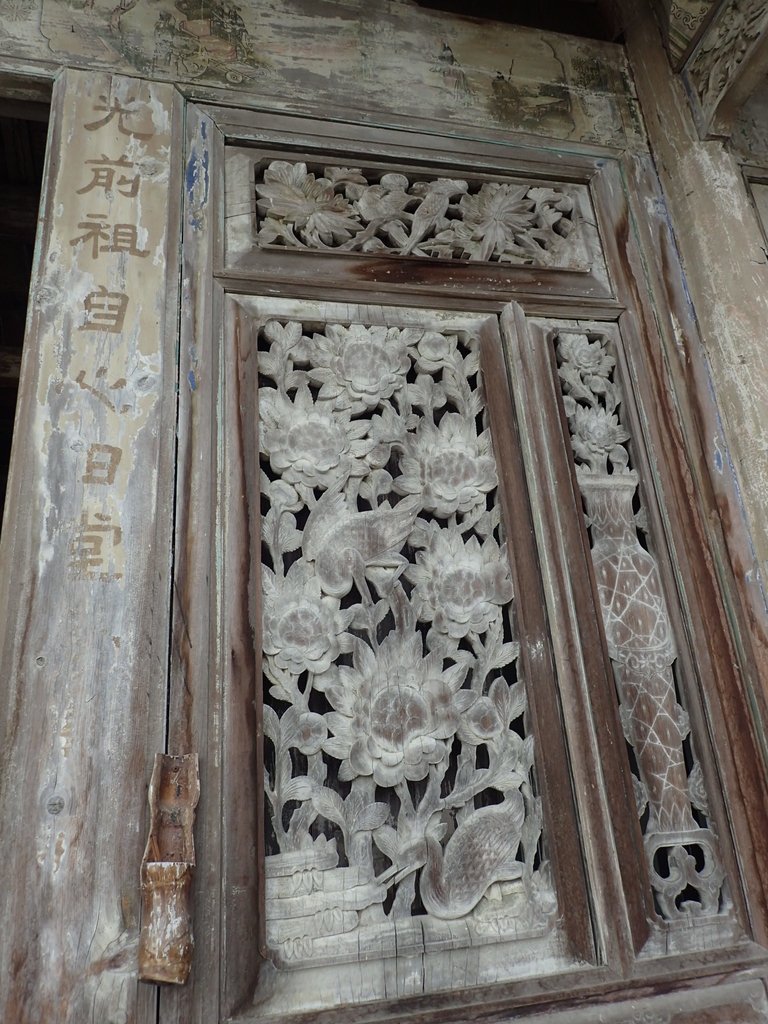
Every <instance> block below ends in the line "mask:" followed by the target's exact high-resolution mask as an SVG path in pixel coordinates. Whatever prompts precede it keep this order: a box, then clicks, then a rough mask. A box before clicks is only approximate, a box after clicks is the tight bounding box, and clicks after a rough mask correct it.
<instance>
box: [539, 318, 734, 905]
mask: <svg viewBox="0 0 768 1024" xmlns="http://www.w3.org/2000/svg"><path fill="white" fill-rule="evenodd" d="M556 345H557V359H558V374H559V377H560V382H561V386H562V391H563V401H564V403H565V409H566V413H567V416H568V425H569V428H570V435H571V445H572V448H573V453H574V458H575V461H576V477H577V480H578V484H579V488H580V489H581V493H582V496H583V498H584V503H585V507H586V513H587V522H588V526H589V531H590V537H591V548H592V562H593V565H594V571H595V579H596V583H597V591H598V596H599V600H600V606H601V609H602V615H603V622H604V626H605V634H606V639H607V642H608V653H609V655H610V658H611V661H612V662H613V669H614V676H615V680H616V687H617V690H618V695H619V701H620V714H621V721H622V725H623V728H624V735H625V737H626V740H627V743H628V744H629V747H630V749H631V751H632V754H633V758H634V762H635V763H636V766H637V776H636V779H635V786H636V794H637V799H638V813H639V814H640V815H641V816H643V821H644V833H645V842H646V850H647V853H648V858H649V865H650V871H651V882H652V885H653V888H654V894H655V897H656V901H657V905H658V908H659V911H660V913H661V914H662V916H663V917H665V918H666V919H668V920H676V919H680V918H685V917H687V916H690V915H692V914H693V915H697V914H713V913H717V912H719V910H720V908H721V899H722V887H723V880H724V873H723V870H722V867H721V865H720V861H719V855H718V852H717V846H716V842H715V838H714V836H713V834H712V832H711V831H710V830H709V828H707V827H705V825H703V824H702V823H701V822H706V814H707V802H706V794H705V792H704V786H703V779H702V773H701V767H700V765H699V764H698V762H696V761H695V759H694V757H693V752H692V747H691V745H690V737H689V733H690V727H689V722H688V714H687V713H686V711H685V710H684V708H683V707H682V705H681V704H680V701H679V698H678V693H677V686H676V680H675V665H676V661H677V647H676V644H675V639H674V636H673V634H672V627H671V622H670V618H669V613H668V609H667V603H666V598H665V596H664V591H663V588H662V584H661V577H660V574H659V569H658V565H657V562H656V559H655V557H654V555H653V554H652V552H651V551H649V550H648V549H647V546H646V545H645V544H643V543H642V542H641V537H642V536H644V528H643V526H642V525H641V524H642V519H643V517H642V516H640V515H636V513H635V507H634V503H635V500H636V496H637V490H638V484H639V479H638V475H637V473H636V472H635V470H633V469H632V468H631V467H630V460H629V452H628V450H627V447H626V445H627V442H628V441H629V440H630V436H629V433H628V432H627V430H626V429H625V427H624V425H623V423H622V422H621V418H620V415H619V409H620V406H621V398H622V396H621V389H620V386H619V384H618V383H617V381H616V379H615V360H614V357H613V355H612V353H611V350H610V343H609V341H608V340H607V339H606V338H604V337H600V336H590V335H588V334H585V333H576V332H573V333H571V332H561V333H560V334H559V336H558V338H557V343H556ZM686 751H687V752H688V757H686ZM689 763H690V764H691V765H692V767H691V769H690V771H689V769H688V764H689ZM694 812H696V814H695V813H694ZM696 815H698V818H699V820H698V821H697V820H696Z"/></svg>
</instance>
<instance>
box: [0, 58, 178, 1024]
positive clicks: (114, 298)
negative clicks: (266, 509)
mask: <svg viewBox="0 0 768 1024" xmlns="http://www.w3.org/2000/svg"><path fill="white" fill-rule="evenodd" d="M180 110H181V107H180V104H179V101H178V97H177V95H176V94H175V91H174V89H173V87H172V86H169V85H154V84H150V83H147V82H141V81H137V80H133V79H128V78H120V77H113V76H109V75H106V74H93V73H80V72H71V71H67V72H66V73H65V74H64V75H63V76H62V77H61V78H60V79H59V80H58V82H57V85H56V90H55V93H54V105H53V110H52V119H53V121H52V123H53V126H54V127H53V131H52V134H51V142H50V154H49V170H48V177H47V182H46V187H45V195H44V214H45V222H44V227H43V229H42V231H41V235H40V243H39V252H38V262H37V267H36V271H35V276H34V278H33V287H32V294H31V308H30V320H29V326H28V335H27V352H26V356H25V363H24V368H23V373H22V383H21V390H20V406H19V412H18V415H17V429H16V435H15V442H14V444H15V447H14V455H13V465H12V470H11V480H10V481H9V499H8V515H7V517H6V523H5V530H4V533H3V544H2V549H1V550H0V569H2V574H1V575H2V580H1V581H0V613H1V616H2V618H1V621H0V629H2V630H3V631H4V634H3V637H2V646H1V647H0V650H1V651H2V666H1V670H2V678H3V680H4V684H5V685H6V686H7V687H8V690H9V692H8V695H7V696H6V697H5V698H4V700H3V702H2V705H3V706H2V709H0V716H2V728H3V748H2V749H3V755H2V756H3V757H4V759H5V763H4V765H3V767H2V771H0V776H2V783H1V785H2V789H0V813H2V818H3V822H4V826H3V829H2V830H0V856H2V859H3V863H4V866H5V870H6V872H7V876H6V877H8V878H13V879H14V884H13V886H12V887H8V888H7V890H6V895H5V898H4V900H3V901H0V903H2V908H1V909H0V916H1V917H2V920H1V921H0V927H1V928H2V934H3V936H4V942H5V947H6V949H7V953H6V952H5V951H4V952H3V957H4V958H5V957H6V956H8V962H7V963H6V962H5V959H4V960H3V963H1V964H0V978H2V979H3V980H2V981H0V1007H2V1009H3V1010H4V1011H5V1013H2V1012H0V1017H2V1019H9V1020H10V1019H13V1020H18V1021H33V1020H34V1021H43V1020H48V1019H51V1020H53V1019H55V1020H56V1021H57V1022H59V1021H61V1022H67V1024H68V1022H73V1024H74V1022H80V1021H83V1020H86V1019H89V1020H91V1019H92V1020H110V1021H114V1022H118V1021H119V1022H127V1021H131V1022H133V1021H134V1020H135V1021H143V1020H145V1019H146V1020H149V1019H150V1017H149V1016H148V1015H149V1014H151V1012H153V1011H151V1007H150V1002H151V998H150V994H147V993H142V992H141V990H138V989H137V986H136V985H134V984H132V983H131V979H132V978H135V971H136V943H137V939H138V924H139V922H138V909H139V898H138V884H137V880H138V870H139V864H140V861H141V854H142V849H143V843H144V828H145V821H146V810H145V805H146V782H147V780H148V778H149V771H150V770H151V764H152V756H153V754H154V752H155V751H156V750H161V749H163V743H164V736H163V732H164V715H165V672H166V653H165V652H166V651H167V636H168V612H167V608H168V579H169V567H170V537H171V527H172V523H171V509H172V486H173V450H174V410H175V345H176V338H175V333H176V332H175V325H176V316H177V313H176V310H177V280H178V263H177V258H176V253H177V252H178V237H177V235H178V230H179V228H178V216H177V213H176V210H177V209H178V206H179V195H180V190H181V184H180V180H181V143H180V138H181V135H180V132H181V125H180V117H179V115H180ZM169 254H170V256H169ZM0 945H2V944H0ZM12 964H16V967H15V968H13V969H12V967H11V966H10V965H12ZM53 1006H55V1008H56V1009H55V1013H54V1014H53V1016H50V1015H49V1013H50V1007H53ZM151 1019H153V1020H154V1017H152V1018H151Z"/></svg>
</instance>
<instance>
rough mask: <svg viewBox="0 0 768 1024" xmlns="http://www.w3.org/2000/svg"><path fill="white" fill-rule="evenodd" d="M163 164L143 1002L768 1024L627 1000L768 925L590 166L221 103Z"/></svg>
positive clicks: (320, 1014)
mask: <svg viewBox="0 0 768 1024" xmlns="http://www.w3.org/2000/svg"><path fill="white" fill-rule="evenodd" d="M187 157H188V162H187V178H186V181H187V205H186V210H185V217H184V233H185V237H184V258H185V263H184V279H183V290H184V302H183V322H182V371H183V372H182V381H183V382H184V386H183V388H182V392H181V396H180V416H181V418H180V429H179V473H178V490H177V510H178V526H177V537H176V580H175V586H174V594H175V599H176V601H175V603H176V606H175V615H174V649H173V678H172V694H171V712H170V723H171V727H170V743H171V750H172V752H179V753H181V752H185V751H189V750H196V751H199V753H200V756H201V777H202V795H201V803H200V812H199V820H198V830H197V846H198V863H199V868H198V874H197V880H196V904H195V928H196V936H197V955H196V961H195V965H194V968H193V975H192V978H191V980H190V982H189V984H188V986H187V987H186V988H185V989H184V990H179V991H171V990H167V991H165V992H164V993H163V996H162V1003H161V1010H162V1012H161V1019H162V1020H163V1021H168V1022H170V1021H177V1022H181V1021H184V1022H185V1024H186V1022H189V1021H201V1022H202V1021H205V1022H206V1024H209V1022H210V1021H212V1020H225V1019H227V1020H236V1021H242V1022H246V1021H247V1022H252V1024H255V1022H257V1021H277V1020H279V1021H290V1020H294V1019H296V1020H299V1019H310V1018H309V1017H305V1016H301V1015H302V1014H311V1019H312V1020H327V1021H339V1020H348V1021H358V1020H359V1021H364V1020H374V1019H375V1020H390V1021H400V1020H402V1019H403V1018H404V1016H406V1015H408V1016H409V1019H414V1020H416V1019H418V1020H423V1021H432V1020H440V1021H445V1020H457V1021H460V1020H465V1019H472V1018H474V1017H476V1016H477V1013H478V1012H479V1007H483V1011H482V1012H487V1013H491V1014H493V1015H494V1016H493V1019H499V1020H501V1019H505V1018H506V1017H507V1016H509V1017H512V1016H514V1017H516V1018H519V1017H520V1016H521V1015H522V1014H523V1013H524V1012H525V1011H526V1008H528V1010H529V1011H530V1013H534V1012H536V1011H537V1010H538V1011H543V1010H547V1011H551V1012H552V1014H553V1019H561V1020H563V1021H565V1020H568V1021H576V1020H577V1019H581V1018H580V1017H579V1013H582V1012H583V1013H584V1014H586V1016H585V1017H584V1020H593V1019H594V1014H595V1012H596V1011H595V1010H594V1008H592V1009H589V1010H584V1011H576V1010H575V1009H573V1001H574V999H576V998H577V999H579V1000H582V1001H583V1000H585V999H593V1000H595V1001H600V1002H602V1003H605V1002H606V1001H607V1000H609V999H613V1000H614V1001H615V1003H616V1005H615V1007H613V1008H612V1009H611V1010H606V1011H604V1012H605V1013H606V1014H608V1015H607V1016H605V1017H604V1019H606V1020H609V1019H610V1020H616V1021H619V1020H624V1019H627V1015H628V1012H629V1011H628V1007H629V1006H630V1003H629V1002H628V1000H629V1001H631V1010H632V1012H635V1011H636V1010H645V1009H647V1010H648V1012H658V1014H660V1016H659V1019H664V1020H668V1019H672V1015H673V1013H675V1014H677V1015H676V1016H674V1019H675V1020H676V1021H683V1020H686V1021H687V1020H690V1021H692V1020H694V1019H700V1016H701V1014H702V1013H704V1012H710V1011H711V1012H713V1013H718V1012H720V1011H719V1010H718V1009H717V1008H718V1007H721V1008H722V1007H725V1006H728V1007H729V1009H728V1010H727V1011H723V1012H727V1013H728V1014H729V1017H728V1019H729V1020H733V1021H744V1022H746V1021H751V1020H756V1019H761V1018H758V1017H756V1016H754V1014H755V1013H764V1012H768V1004H766V1001H765V994H764V990H763V988H762V984H761V983H760V982H757V981H751V980H749V979H748V980H745V981H739V982H738V983H737V982H735V981H734V982H733V983H732V984H725V985H723V986H722V987H721V988H718V989H717V991H716V992H711V991H709V989H708V987H707V986H706V985H702V984H701V983H699V985H698V988H697V990H696V991H689V992H687V993H686V994H685V995H680V994H679V992H678V994H672V995H669V996H665V997H664V998H661V1000H660V1001H659V1002H654V1001H653V1000H651V998H650V997H651V994H652V992H653V988H654V986H658V987H659V988H660V987H662V983H663V987H664V988H665V989H666V990H669V989H670V988H671V989H673V990H681V991H682V990H683V989H685V987H686V985H689V983H690V980H691V979H692V978H695V977H697V976H698V977H701V976H702V975H703V974H704V973H705V968H704V966H703V963H704V960H706V961H707V963H708V964H709V965H710V966H709V967H707V968H706V971H709V973H710V974H712V975H713V976H714V975H716V974H718V972H719V973H720V974H721V975H722V973H723V972H727V971H729V970H731V969H733V967H734V966H735V965H739V966H744V965H745V964H747V963H752V964H758V963H761V962H762V958H763V954H762V951H761V950H760V948H759V947H758V946H757V945H756V944H755V942H754V941H753V939H755V938H757V940H761V939H762V938H763V927H764V925H763V922H762V920H761V918H760V914H759V912H758V913H754V912H752V913H751V914H750V913H748V912H747V908H746V906H745V891H746V892H749V891H750V886H751V885H752V884H753V880H752V879H751V877H750V867H749V864H748V861H747V860H744V859H742V860H741V862H739V860H738V859H737V850H739V855H740V856H742V854H743V847H742V848H741V849H739V842H740V841H743V837H744V835H745V834H746V831H747V825H746V820H745V808H744V805H743V803H742V802H741V798H740V797H739V795H738V794H737V793H736V792H735V787H734V785H733V783H732V781H731V776H732V766H731V765H730V762H729V752H728V750H727V749H724V748H723V747H719V748H717V749H713V746H712V744H711V741H710V735H711V733H712V731H713V730H715V731H716V730H718V729H719V728H721V725H722V719H721V711H720V705H719V696H718V694H720V693H723V692H725V691H727V689H728V687H729V686H731V685H733V684H732V682H729V680H730V679H731V678H732V676H731V674H732V668H731V666H730V665H729V664H728V658H727V655H725V653H724V652H726V651H727V645H728V641H727V639H726V637H725V636H724V634H723V632H722V621H723V618H722V615H721V613H720V610H719V607H718V599H717V598H715V597H713V595H715V593H716V586H715V585H714V581H713V579H712V577H711V572H710V569H709V567H708V564H707V560H706V557H705V552H704V551H703V550H702V548H701V544H700V540H699V536H698V529H697V526H696V523H697V516H698V511H697V509H696V508H695V507H692V506H691V502H690V499H689V495H688V494H687V488H686V481H687V477H688V468H687V461H686V460H687V458H688V455H687V453H686V452H685V451H684V450H683V448H682V446H681V443H680V438H679V431H678V428H677V425H676V419H675V412H674V403H673V400H672V398H671V396H670V395H669V394H668V393H667V391H666V387H665V384H664V377H663V358H662V354H661V347H660V341H659V336H658V333H657V329H656V326H655V323H654V318H653V315H652V311H651V310H652V306H651V301H650V298H649V292H648V286H647V282H646V281H645V280H644V279H643V278H642V276H639V275H638V273H637V272H636V269H635V268H636V267H638V266H639V265H640V263H639V257H638V247H637V243H636V241H635V240H634V237H633V236H632V235H631V234H630V233H628V231H627V218H628V210H627V205H626V199H625V197H624V192H623V188H622V185H621V168H620V166H619V164H618V163H617V162H615V161H611V160H607V159H606V158H605V157H604V155H601V154H594V153H589V152H586V151H585V152H583V153H581V154H578V155H573V154H563V153H554V152H545V151H534V150H531V149H515V148H513V147H509V146H507V145H501V144H497V143H493V142H488V143H484V144H481V143H468V142H457V141H456V140H450V141H449V140H447V139H443V138H440V137H437V136H428V135H423V136H422V135H415V134H414V133H413V132H409V133H406V132H396V131H384V130H374V129H371V128H362V127H359V126H358V127H356V126H351V125H340V124H336V123H324V122H313V121H310V120H306V119H300V118H291V117H277V116H273V115H254V114H235V113H233V112H231V111H225V110H221V109H213V108H210V109H201V110H197V111H194V112H193V114H192V117H191V120H190V127H189V133H188V154H187ZM702 953H705V954H706V955H705V957H702ZM646 998H647V999H648V1000H649V1002H648V1003H647V1004H646V1003H645V1002H644V1000H645V999H646ZM683 1007H684V1008H685V1010H684V1012H683V1010H682V1008H683ZM558 1011H559V1012H560V1013H561V1014H562V1016H560V1017H558V1016H557V1012H558ZM678 1011H680V1012H678ZM590 1014H592V1016H590ZM664 1014H666V1016H664ZM681 1014H682V1015H681ZM697 1015H699V1016H697ZM713 1019H714V1018H713Z"/></svg>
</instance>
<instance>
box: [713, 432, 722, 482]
mask: <svg viewBox="0 0 768 1024" xmlns="http://www.w3.org/2000/svg"><path fill="white" fill-rule="evenodd" d="M715 469H716V470H717V472H718V473H719V474H720V476H722V475H723V453H722V452H721V451H720V445H719V444H718V443H717V438H715Z"/></svg>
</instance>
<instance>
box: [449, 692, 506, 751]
mask: <svg viewBox="0 0 768 1024" xmlns="http://www.w3.org/2000/svg"><path fill="white" fill-rule="evenodd" d="M505 728H506V725H505V723H504V722H502V720H501V715H500V714H499V710H498V708H497V707H496V705H495V704H494V702H493V701H492V700H491V699H490V697H478V698H477V700H476V701H475V702H474V704H472V706H471V707H469V708H468V709H467V710H466V711H465V712H464V714H463V715H462V716H461V724H460V726H459V730H458V732H459V737H460V738H461V739H462V740H464V741H465V743H471V744H473V745H475V746H476V745H477V744H479V743H487V741H488V740H491V739H493V738H494V737H495V736H500V735H501V733H502V732H503V731H504V729H505Z"/></svg>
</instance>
